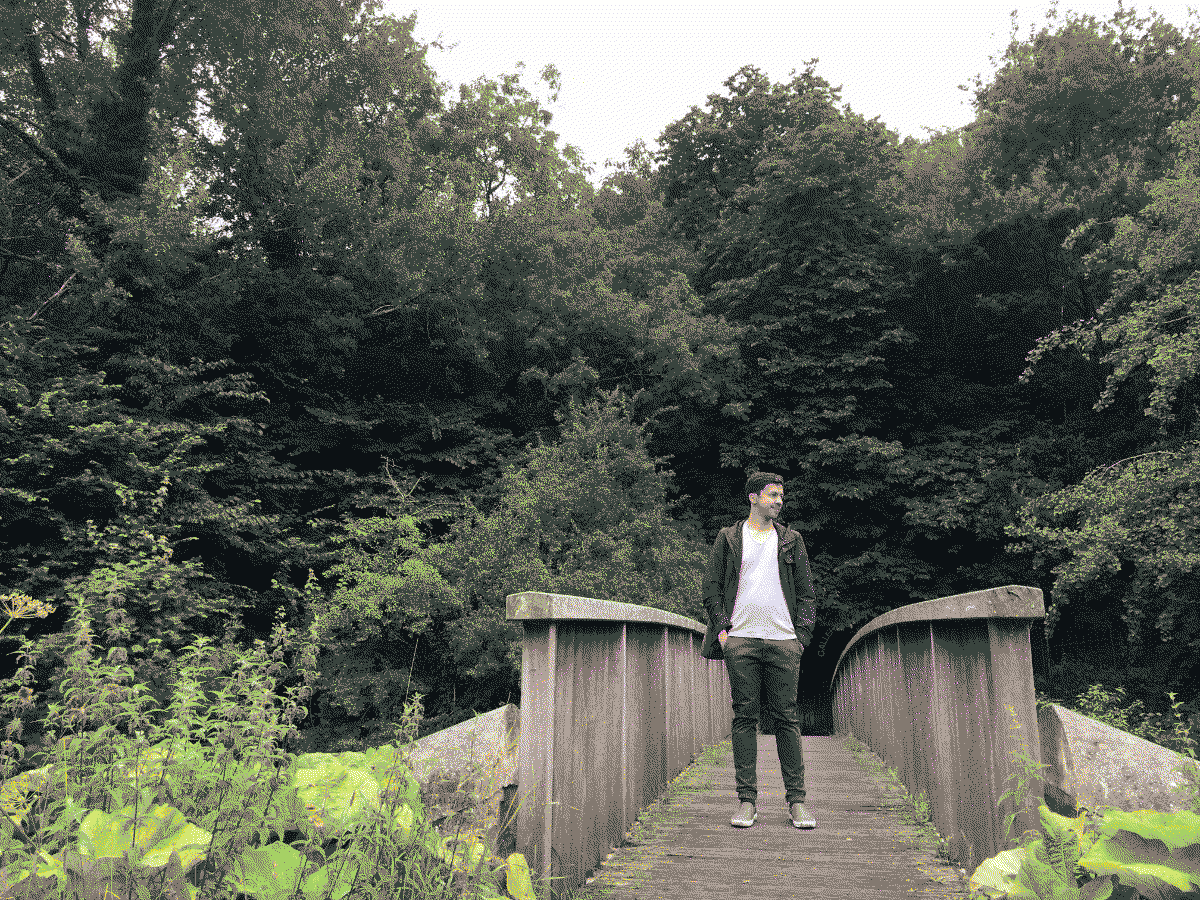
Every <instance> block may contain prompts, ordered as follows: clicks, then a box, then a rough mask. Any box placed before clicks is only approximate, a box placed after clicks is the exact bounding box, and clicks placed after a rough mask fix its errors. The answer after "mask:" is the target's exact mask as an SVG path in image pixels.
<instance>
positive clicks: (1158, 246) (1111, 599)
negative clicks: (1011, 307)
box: [1010, 112, 1200, 699]
mask: <svg viewBox="0 0 1200 900" xmlns="http://www.w3.org/2000/svg"><path fill="white" fill-rule="evenodd" d="M1171 132H1172V133H1171V138H1172V141H1173V143H1174V144H1175V146H1176V147H1177V151H1176V154H1175V157H1174V161H1173V165H1172V167H1171V168H1170V170H1169V171H1168V172H1167V173H1165V174H1164V176H1163V177H1162V178H1160V179H1158V180H1156V181H1154V182H1152V183H1151V184H1150V185H1148V187H1147V193H1148V194H1149V196H1150V198H1151V202H1150V203H1149V204H1148V205H1147V206H1146V207H1145V208H1143V209H1142V210H1141V211H1140V212H1139V213H1138V214H1137V215H1135V216H1126V217H1122V218H1121V219H1120V220H1119V221H1117V222H1116V223H1115V227H1114V229H1113V233H1112V237H1111V239H1110V240H1108V241H1107V242H1101V243H1099V246H1097V247H1096V249H1094V250H1093V251H1092V252H1090V253H1089V254H1087V255H1086V256H1085V257H1084V267H1085V277H1086V278H1088V279H1093V278H1104V279H1106V280H1109V281H1110V282H1111V284H1112V293H1111V296H1110V297H1109V299H1108V300H1106V301H1105V303H1104V304H1103V305H1101V307H1100V308H1099V309H1098V310H1097V314H1096V316H1094V317H1092V318H1090V319H1086V320H1080V321H1077V322H1075V323H1072V324H1071V325H1069V326H1066V327H1064V328H1061V329H1058V330H1056V331H1054V332H1052V333H1051V334H1050V335H1048V336H1047V337H1046V339H1045V340H1043V341H1042V342H1040V343H1039V346H1038V347H1037V348H1036V349H1035V350H1034V351H1033V352H1032V353H1031V354H1030V368H1029V369H1028V370H1027V371H1026V373H1025V377H1026V378H1027V379H1036V378H1037V377H1039V374H1040V369H1041V366H1042V365H1043V364H1044V362H1045V361H1047V360H1048V359H1049V358H1052V357H1053V356H1054V355H1083V356H1085V357H1090V358H1098V361H1099V364H1100V365H1102V366H1103V367H1104V371H1105V373H1106V376H1105V383H1104V390H1103V392H1102V393H1101V394H1100V396H1099V398H1098V399H1097V401H1096V409H1097V410H1098V411H1099V410H1104V409H1106V408H1111V407H1112V406H1113V405H1115V404H1117V403H1119V402H1120V401H1121V400H1122V399H1123V395H1124V399H1125V401H1126V405H1127V406H1128V405H1132V406H1133V407H1134V408H1135V409H1139V410H1140V411H1141V412H1142V414H1143V417H1144V419H1145V420H1146V421H1148V422H1153V423H1155V425H1157V428H1156V433H1155V434H1154V435H1153V438H1152V439H1150V440H1146V441H1145V442H1144V443H1143V444H1141V445H1140V446H1138V447H1137V448H1135V449H1136V450H1137V452H1136V453H1134V454H1131V456H1130V457H1128V458H1118V459H1112V460H1109V461H1106V462H1105V463H1104V464H1103V465H1100V466H1097V467H1095V468H1093V469H1092V470H1091V471H1089V472H1088V473H1087V475H1086V477H1084V478H1083V479H1082V480H1081V481H1079V482H1078V483H1077V484H1072V485H1070V486H1068V487H1064V488H1062V489H1060V490H1058V491H1055V492H1053V493H1048V494H1046V495H1043V496H1039V497H1037V498H1033V499H1031V501H1030V502H1029V503H1028V504H1027V506H1026V507H1025V508H1024V509H1023V511H1022V516H1021V519H1020V521H1019V522H1018V523H1016V524H1014V525H1013V526H1011V527H1010V532H1011V534H1013V535H1014V536H1016V537H1019V538H1022V539H1023V540H1024V542H1025V543H1026V544H1028V545H1029V546H1031V547H1032V548H1033V549H1034V550H1036V552H1037V553H1038V556H1039V561H1044V563H1048V564H1052V565H1053V568H1052V573H1053V579H1054V584H1053V596H1054V605H1053V607H1052V608H1051V609H1050V610H1049V611H1048V616H1047V627H1048V628H1050V629H1052V628H1054V626H1055V625H1056V624H1057V623H1058V622H1059V621H1060V620H1061V618H1062V615H1063V612H1064V610H1066V609H1067V607H1068V605H1070V604H1081V605H1083V606H1084V607H1085V608H1087V609H1089V610H1090V609H1095V608H1096V607H1099V606H1104V605H1109V606H1112V607H1115V608H1118V609H1120V610H1121V620H1122V621H1123V622H1124V624H1125V626H1126V631H1127V638H1128V643H1129V645H1130V646H1131V647H1132V648H1134V649H1135V650H1136V651H1141V652H1142V653H1145V652H1147V651H1149V650H1150V648H1151V647H1153V655H1154V656H1155V657H1157V658H1158V659H1159V660H1160V661H1161V663H1162V665H1160V666H1159V669H1160V671H1159V672H1158V675H1159V677H1168V678H1170V679H1171V682H1170V683H1171V684H1172V685H1173V686H1174V685H1175V684H1176V682H1178V683H1179V684H1189V683H1194V682H1195V674H1196V672H1195V666H1194V660H1195V653H1196V650H1197V649H1198V648H1200V638H1198V636H1197V633H1196V626H1195V621H1194V616H1193V615H1192V612H1193V609H1194V605H1195V603H1196V601H1197V598H1198V597H1200V594H1198V591H1200V556H1198V555H1197V553H1196V549H1195V548H1196V543H1197V539H1198V537H1200V532H1198V530H1197V528H1198V522H1197V519H1196V513H1195V511H1196V509H1197V508H1198V507H1200V494H1198V487H1197V486H1198V485H1200V455H1198V453H1197V448H1198V447H1200V441H1198V440H1197V428H1198V422H1200V418H1198V416H1197V413H1198V410H1197V401H1196V397H1197V384H1198V377H1197V376H1198V373H1200V354H1197V334H1198V333H1200V332H1198V330H1197V327H1196V322H1197V317H1198V316H1200V302H1198V301H1197V284H1198V279H1197V274H1196V273H1197V266H1198V264H1200V239H1198V238H1197V231H1198V228H1200V205H1198V203H1197V198H1198V197H1200V115H1198V114H1197V113H1195V112H1193V114H1192V115H1191V116H1190V117H1189V118H1188V119H1186V120H1185V121H1183V122H1180V123H1177V124H1176V125H1174V126H1173V127H1172V129H1171ZM1097 224H1098V223H1096V222H1094V221H1089V222H1086V223H1084V224H1083V225H1081V226H1080V227H1079V228H1078V229H1077V230H1076V231H1075V232H1074V233H1073V234H1072V236H1071V239H1070V240H1069V242H1068V243H1073V242H1074V241H1075V240H1076V239H1086V238H1087V237H1088V236H1089V232H1091V231H1093V230H1094V229H1096V228H1097ZM1154 631H1157V641H1155V640H1154V636H1153V632H1154ZM1139 655H1141V654H1140V653H1139ZM1156 699H1157V698H1156Z"/></svg>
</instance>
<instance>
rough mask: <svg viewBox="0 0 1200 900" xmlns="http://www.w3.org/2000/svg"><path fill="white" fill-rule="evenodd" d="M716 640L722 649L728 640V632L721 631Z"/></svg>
mask: <svg viewBox="0 0 1200 900" xmlns="http://www.w3.org/2000/svg"><path fill="white" fill-rule="evenodd" d="M717 640H718V641H720V642H721V646H722V647H724V646H725V642H726V641H727V640H729V632H728V631H722V632H721V633H720V634H718V635H717Z"/></svg>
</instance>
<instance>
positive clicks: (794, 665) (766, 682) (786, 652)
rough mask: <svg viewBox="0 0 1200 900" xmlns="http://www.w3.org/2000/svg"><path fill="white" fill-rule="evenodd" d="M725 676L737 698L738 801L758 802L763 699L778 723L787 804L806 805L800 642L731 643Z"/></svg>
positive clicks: (743, 640) (734, 640)
mask: <svg viewBox="0 0 1200 900" xmlns="http://www.w3.org/2000/svg"><path fill="white" fill-rule="evenodd" d="M724 650H725V670H726V671H727V672H728V673H729V690H730V693H731V694H732V695H733V767H734V770H735V772H736V773H737V793H738V800H739V801H742V800H749V801H750V802H751V803H757V802H758V799H757V798H758V719H759V708H758V703H759V697H760V696H761V697H762V698H763V701H764V702H765V703H766V705H767V712H768V713H769V714H770V718H771V719H772V720H774V723H775V749H776V751H777V752H778V753H779V768H780V769H781V770H782V771H783V787H784V790H785V791H786V792H787V802H788V804H792V803H803V802H804V751H803V749H802V748H801V746H800V709H799V707H798V705H797V703H796V689H797V687H798V683H797V682H798V679H799V677H800V657H801V656H802V655H803V654H804V648H803V647H801V646H800V641H798V640H796V639H794V638H793V639H792V640H790V641H768V640H764V639H763V638H743V637H729V638H727V639H726V640H725V648H724Z"/></svg>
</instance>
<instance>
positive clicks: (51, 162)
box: [0, 116, 80, 196]
mask: <svg viewBox="0 0 1200 900" xmlns="http://www.w3.org/2000/svg"><path fill="white" fill-rule="evenodd" d="M0 125H3V126H4V127H5V128H7V129H8V130H9V131H11V132H12V133H13V134H15V135H16V136H17V138H18V139H19V140H20V141H21V143H23V144H24V145H25V146H26V147H28V148H29V149H30V150H31V151H32V152H33V154H34V155H35V156H36V157H37V158H38V159H40V160H41V161H42V162H44V163H45V164H46V166H47V167H48V168H49V169H50V171H51V172H53V173H54V177H55V180H56V181H59V182H61V183H63V184H66V185H67V186H69V187H70V188H71V189H72V190H73V191H75V193H76V196H78V194H79V190H80V185H79V179H78V178H77V177H76V176H75V174H74V173H73V172H72V171H71V170H70V169H68V168H67V167H66V166H64V165H63V163H62V160H60V159H59V158H58V156H57V155H56V154H55V153H54V152H52V151H50V150H46V149H45V148H43V147H42V146H40V145H39V144H38V142H37V141H35V140H34V139H33V138H31V137H30V136H29V135H27V134H26V133H25V132H24V131H22V130H21V129H20V128H18V127H17V126H16V125H14V124H12V122H9V121H8V120H7V119H6V118H4V117H3V116H0Z"/></svg>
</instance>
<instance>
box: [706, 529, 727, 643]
mask: <svg viewBox="0 0 1200 900" xmlns="http://www.w3.org/2000/svg"><path fill="white" fill-rule="evenodd" d="M728 553H729V541H727V540H725V535H724V534H722V533H721V532H717V539H716V540H715V541H713V546H712V551H711V552H710V553H709V554H708V568H707V569H706V570H705V573H704V586H703V592H704V593H703V596H704V608H705V610H707V611H708V621H709V623H710V624H711V625H712V626H713V628H714V629H715V631H716V632H717V633H720V632H722V631H728V630H729V629H730V628H732V627H733V623H732V622H730V620H729V617H728V616H727V615H726V614H725V593H724V592H725V559H726V556H727V555H728Z"/></svg>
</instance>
